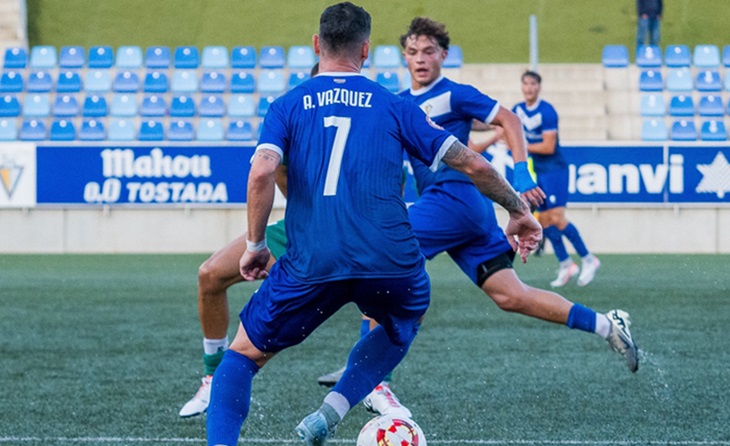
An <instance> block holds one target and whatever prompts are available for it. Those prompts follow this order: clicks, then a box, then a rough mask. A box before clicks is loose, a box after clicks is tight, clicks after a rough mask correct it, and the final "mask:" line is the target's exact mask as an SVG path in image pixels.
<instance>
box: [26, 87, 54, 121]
mask: <svg viewBox="0 0 730 446" xmlns="http://www.w3.org/2000/svg"><path fill="white" fill-rule="evenodd" d="M50 114H51V101H50V99H49V97H48V93H37V94H28V95H26V96H25V100H24V101H23V116H26V117H34V118H45V117H47V116H48V115H50Z"/></svg>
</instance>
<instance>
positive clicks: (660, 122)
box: [641, 118, 667, 141]
mask: <svg viewBox="0 0 730 446" xmlns="http://www.w3.org/2000/svg"><path fill="white" fill-rule="evenodd" d="M641 139H642V140H643V141H666V139H667V125H666V123H665V122H664V119H663V118H658V119H657V118H654V119H644V121H643V122H642V125H641Z"/></svg>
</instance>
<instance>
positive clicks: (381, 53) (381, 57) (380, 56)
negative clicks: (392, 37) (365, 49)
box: [373, 45, 403, 68]
mask: <svg viewBox="0 0 730 446" xmlns="http://www.w3.org/2000/svg"><path fill="white" fill-rule="evenodd" d="M402 66H403V60H402V58H401V54H400V49H399V48H398V47H397V46H395V45H378V46H376V47H375V53H374V54H373V67H375V68H400V67H402Z"/></svg>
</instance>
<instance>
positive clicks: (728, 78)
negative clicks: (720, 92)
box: [723, 70, 730, 91]
mask: <svg viewBox="0 0 730 446" xmlns="http://www.w3.org/2000/svg"><path fill="white" fill-rule="evenodd" d="M723 83H724V84H725V91H730V70H725V82H723Z"/></svg>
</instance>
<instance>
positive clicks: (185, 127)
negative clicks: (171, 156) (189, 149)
mask: <svg viewBox="0 0 730 446" xmlns="http://www.w3.org/2000/svg"><path fill="white" fill-rule="evenodd" d="M167 139H168V140H169V141H192V140H193V139H195V130H194V129H193V123H192V122H190V121H186V120H183V119H179V120H176V121H172V122H170V126H169V127H168V129H167Z"/></svg>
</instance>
